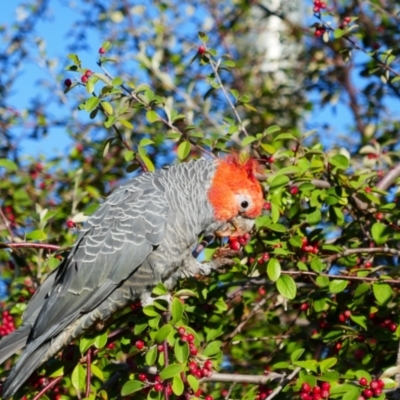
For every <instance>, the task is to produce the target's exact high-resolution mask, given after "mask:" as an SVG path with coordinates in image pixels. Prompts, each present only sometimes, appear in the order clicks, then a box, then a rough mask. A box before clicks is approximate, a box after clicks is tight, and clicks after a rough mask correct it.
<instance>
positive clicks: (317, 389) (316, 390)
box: [312, 386, 321, 394]
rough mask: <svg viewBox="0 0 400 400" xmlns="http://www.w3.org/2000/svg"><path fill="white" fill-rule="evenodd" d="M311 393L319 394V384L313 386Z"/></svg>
mask: <svg viewBox="0 0 400 400" xmlns="http://www.w3.org/2000/svg"><path fill="white" fill-rule="evenodd" d="M312 392H313V394H320V393H321V388H320V387H319V386H314V387H313V389H312Z"/></svg>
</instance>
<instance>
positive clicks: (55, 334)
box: [0, 160, 221, 400]
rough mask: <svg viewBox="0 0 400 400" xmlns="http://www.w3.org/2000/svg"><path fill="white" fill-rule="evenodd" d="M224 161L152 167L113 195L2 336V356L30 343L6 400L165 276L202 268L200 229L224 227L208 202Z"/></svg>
mask: <svg viewBox="0 0 400 400" xmlns="http://www.w3.org/2000/svg"><path fill="white" fill-rule="evenodd" d="M216 165H217V164H216V161H206V160H198V161H197V162H189V163H184V164H180V165H178V166H174V167H171V168H168V169H163V170H160V171H157V172H155V173H151V174H150V173H146V174H143V175H140V176H138V177H136V178H134V179H132V180H131V181H129V182H127V183H126V184H124V185H122V186H120V187H119V188H118V189H117V190H115V191H114V192H113V193H112V194H111V195H110V196H109V197H108V198H107V199H106V200H105V202H104V203H103V204H102V205H101V206H100V207H99V209H98V210H97V211H96V212H95V214H94V215H92V216H91V217H90V218H89V219H88V221H87V223H86V224H85V226H84V228H83V229H82V231H81V232H80V234H79V236H78V238H77V241H76V243H75V245H74V246H73V248H72V249H71V252H70V253H69V255H68V257H67V258H66V259H65V260H64V261H63V263H62V264H61V265H60V267H59V268H58V269H57V270H56V271H55V272H53V273H52V274H51V275H50V276H49V278H48V279H47V280H46V281H45V282H44V283H43V285H42V286H41V287H40V288H39V290H38V292H37V294H35V296H34V297H33V299H32V300H31V302H30V303H29V305H28V308H27V310H26V312H25V314H24V318H23V320H24V322H23V325H22V326H21V327H20V328H19V329H18V330H17V331H16V332H14V333H12V334H11V335H9V336H8V337H6V338H5V339H2V340H1V341H0V354H1V356H0V362H2V361H4V360H5V359H6V358H8V357H9V356H11V355H12V354H13V353H15V352H16V351H18V350H19V349H20V348H22V347H24V346H26V348H25V350H24V352H23V354H22V356H21V357H20V359H19V360H18V362H17V364H16V366H15V367H14V369H13V370H12V372H11V373H10V375H9V377H8V378H7V380H6V382H5V384H4V387H3V399H4V400H7V399H9V398H10V397H11V396H13V395H14V394H15V393H16V391H17V390H18V389H19V388H20V387H21V385H22V384H23V383H24V382H25V380H26V379H27V378H28V377H29V376H30V374H31V373H32V372H33V371H34V370H35V369H36V368H37V367H39V366H40V365H41V364H42V363H43V362H45V361H46V360H47V359H48V358H50V357H52V356H53V355H54V354H55V353H57V352H58V351H59V350H60V349H61V348H62V347H64V346H65V345H67V344H68V343H69V342H70V341H71V340H73V339H74V338H76V337H78V336H79V335H81V334H83V333H84V332H85V331H86V330H87V329H88V328H90V327H91V326H92V325H93V324H94V323H95V322H96V321H103V320H106V319H108V318H109V317H110V316H112V314H113V313H114V312H115V311H117V310H118V309H120V308H122V307H124V306H125V305H126V304H127V303H128V302H129V301H132V300H135V299H137V298H140V297H142V298H145V297H146V296H148V293H150V292H151V289H152V288H153V287H154V286H155V285H156V284H157V283H159V282H165V284H166V285H167V287H170V288H172V287H173V285H174V284H175V283H176V281H177V279H179V278H180V277H184V276H190V275H193V274H196V273H198V272H199V271H201V268H202V267H201V266H200V264H199V263H198V262H197V261H196V260H195V259H194V258H193V257H192V255H191V252H192V250H193V247H194V245H195V244H196V243H197V240H198V237H199V235H201V234H204V235H205V236H208V235H211V234H213V232H214V231H215V230H217V229H218V228H219V227H220V226H221V223H216V222H215V221H214V219H213V210H212V207H211V205H210V204H209V202H208V200H207V191H208V189H209V187H210V184H211V181H212V176H213V174H214V173H215V169H216Z"/></svg>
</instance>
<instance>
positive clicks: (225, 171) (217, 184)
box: [208, 154, 264, 221]
mask: <svg viewBox="0 0 400 400" xmlns="http://www.w3.org/2000/svg"><path fill="white" fill-rule="evenodd" d="M257 172H260V166H259V164H258V162H257V161H256V160H254V159H252V158H249V157H245V156H243V155H242V156H241V155H239V154H232V155H229V156H228V157H226V158H225V159H222V160H219V161H218V164H217V169H216V171H215V175H214V177H213V180H212V183H211V187H210V189H209V191H208V199H209V201H210V203H211V205H212V206H213V208H214V216H215V219H216V220H218V221H229V220H231V219H232V218H234V217H236V216H238V215H242V216H244V217H247V218H256V217H257V216H259V215H260V214H261V212H262V208H263V204H264V197H263V192H262V188H261V185H260V183H259V182H258V180H257V178H256V173H257Z"/></svg>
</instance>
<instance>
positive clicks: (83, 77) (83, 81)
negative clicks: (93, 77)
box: [81, 75, 89, 83]
mask: <svg viewBox="0 0 400 400" xmlns="http://www.w3.org/2000/svg"><path fill="white" fill-rule="evenodd" d="M88 79H89V78H88V77H87V76H86V75H82V76H81V82H82V83H86V82H87V81H88Z"/></svg>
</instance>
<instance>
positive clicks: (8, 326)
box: [0, 311, 15, 337]
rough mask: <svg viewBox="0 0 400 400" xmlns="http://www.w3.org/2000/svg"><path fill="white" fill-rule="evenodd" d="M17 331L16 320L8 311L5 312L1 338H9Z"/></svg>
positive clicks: (0, 330) (0, 329)
mask: <svg viewBox="0 0 400 400" xmlns="http://www.w3.org/2000/svg"><path fill="white" fill-rule="evenodd" d="M13 331H15V325H14V319H13V317H12V316H11V314H10V313H9V312H8V311H4V312H3V321H2V324H1V325H0V337H1V336H7V335H8V334H10V333H11V332H13Z"/></svg>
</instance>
